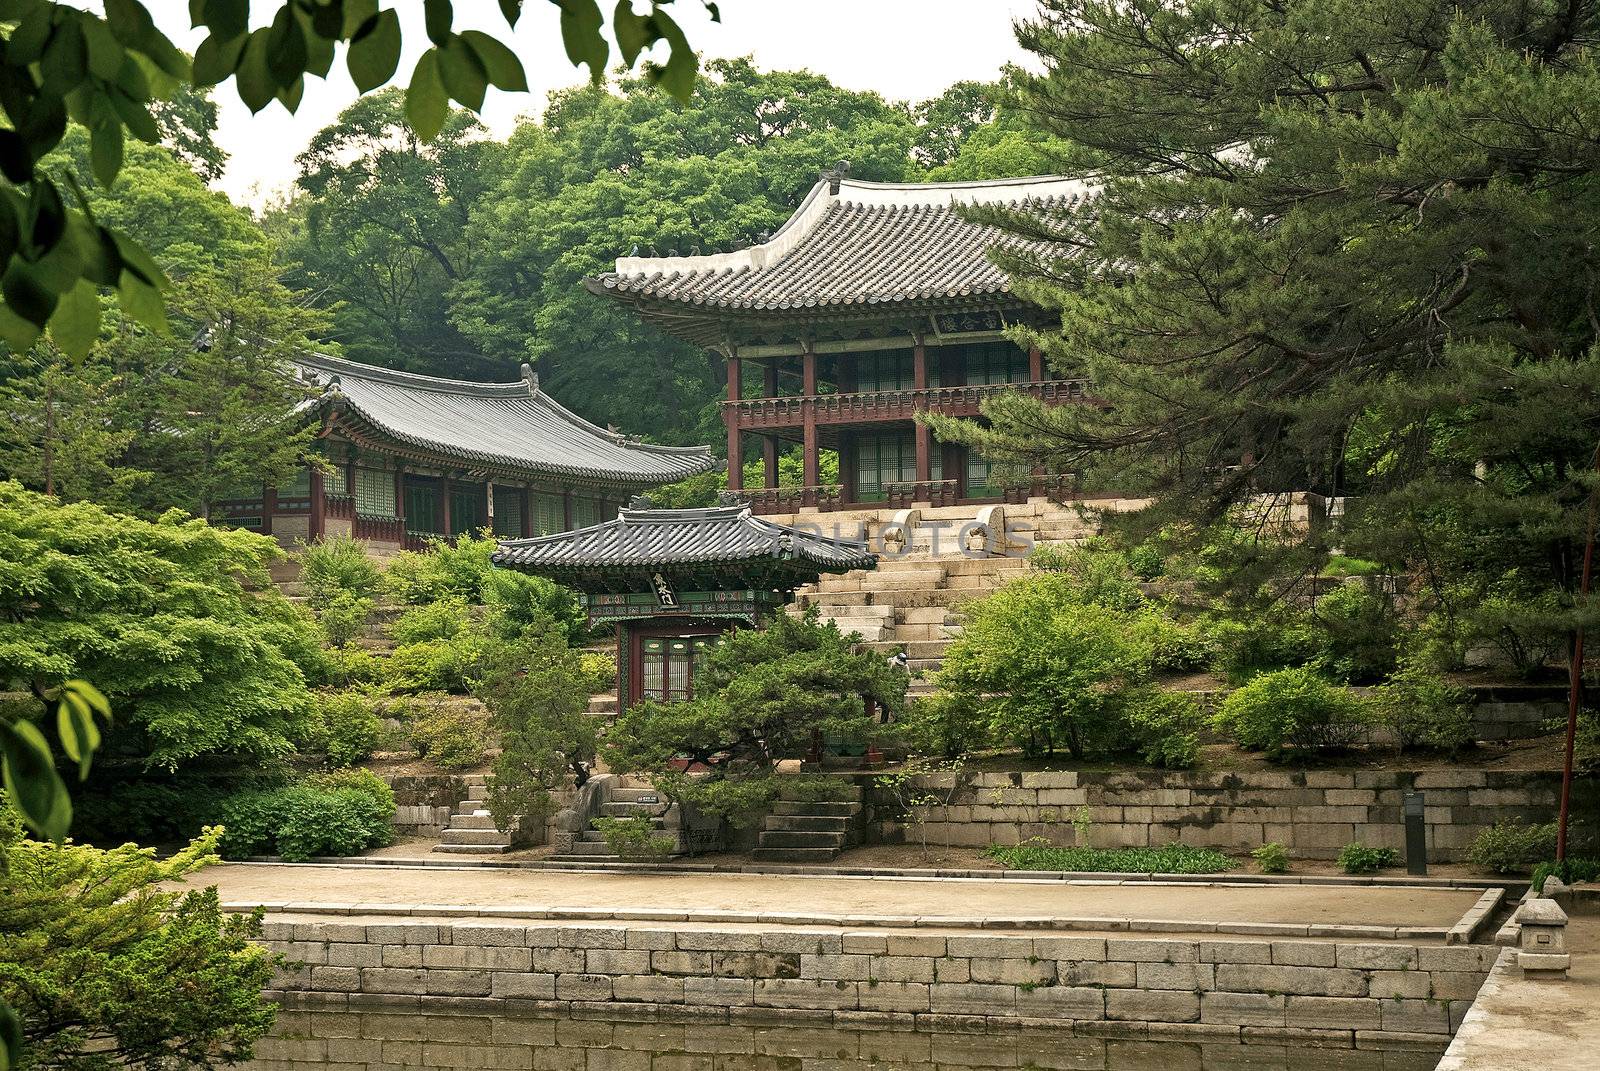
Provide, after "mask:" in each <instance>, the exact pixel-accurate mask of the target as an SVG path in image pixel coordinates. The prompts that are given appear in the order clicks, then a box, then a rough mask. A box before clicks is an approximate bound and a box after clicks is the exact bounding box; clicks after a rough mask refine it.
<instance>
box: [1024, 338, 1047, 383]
mask: <svg viewBox="0 0 1600 1071" xmlns="http://www.w3.org/2000/svg"><path fill="white" fill-rule="evenodd" d="M1028 382H1030V383H1043V382H1044V353H1043V352H1041V351H1040V349H1039V347H1038V346H1029V347H1028Z"/></svg>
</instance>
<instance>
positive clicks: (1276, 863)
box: [1250, 841, 1289, 874]
mask: <svg viewBox="0 0 1600 1071" xmlns="http://www.w3.org/2000/svg"><path fill="white" fill-rule="evenodd" d="M1250 855H1251V857H1252V858H1253V859H1255V861H1256V867H1257V868H1258V869H1259V870H1260V871H1261V873H1263V874H1285V873H1288V870H1289V849H1287V848H1285V847H1284V846H1283V845H1281V844H1279V843H1278V842H1277V841H1270V842H1269V843H1266V844H1263V845H1262V846H1261V847H1259V848H1257V849H1256V850H1255V851H1253V852H1251V853H1250Z"/></svg>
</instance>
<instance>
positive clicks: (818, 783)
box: [778, 774, 856, 803]
mask: <svg viewBox="0 0 1600 1071" xmlns="http://www.w3.org/2000/svg"><path fill="white" fill-rule="evenodd" d="M778 791H779V794H780V796H781V797H782V798H783V799H786V800H800V801H802V802H805V803H846V802H848V801H850V800H853V799H855V798H856V789H855V786H854V785H852V784H851V783H850V782H849V781H846V780H844V779H842V778H838V777H826V776H823V775H820V774H802V775H801V776H799V777H786V778H784V779H783V781H782V787H781V788H780V789H779V790H778Z"/></svg>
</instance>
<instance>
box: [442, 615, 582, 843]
mask: <svg viewBox="0 0 1600 1071" xmlns="http://www.w3.org/2000/svg"><path fill="white" fill-rule="evenodd" d="M472 692H473V694H474V695H476V696H477V697H478V698H479V699H481V700H482V701H483V703H484V705H485V706H487V707H488V708H489V714H490V716H491V718H492V724H493V726H494V729H495V733H496V735H497V736H498V737H499V739H500V749H501V750H500V754H499V756H498V757H496V759H495V761H494V776H493V777H492V778H491V779H490V781H489V811H490V813H491V814H493V815H494V819H495V824H496V825H498V826H499V827H500V828H501V829H502V830H509V829H510V828H511V826H512V824H513V823H514V822H515V821H516V820H517V819H518V818H519V817H520V818H522V819H524V820H533V821H541V820H543V819H544V818H546V817H547V816H549V815H550V814H551V813H553V812H554V810H555V807H556V801H555V795H554V794H555V793H556V792H559V791H561V790H563V789H567V788H572V787H578V788H581V787H583V784H584V782H586V781H587V780H588V779H589V772H590V769H591V767H592V766H593V765H594V759H595V749H596V744H597V740H598V736H599V730H600V726H601V718H600V717H597V716H596V715H594V714H591V713H589V679H588V675H587V674H586V673H585V672H584V668H583V654H582V652H581V651H575V650H573V649H572V648H570V647H568V646H567V637H566V633H565V632H563V631H562V629H561V628H560V627H559V626H558V625H557V624H556V623H555V622H554V621H549V620H544V621H537V622H535V623H534V624H532V625H531V626H529V627H528V628H526V629H524V630H523V631H522V633H521V634H520V635H519V636H517V637H516V638H515V639H512V640H501V641H499V642H498V643H496V644H494V645H493V646H492V647H491V648H490V649H489V651H488V652H487V653H486V654H485V656H484V669H483V672H482V674H481V676H480V677H479V678H478V679H477V680H476V681H474V682H473V685H472Z"/></svg>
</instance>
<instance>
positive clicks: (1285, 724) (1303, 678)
mask: <svg viewBox="0 0 1600 1071" xmlns="http://www.w3.org/2000/svg"><path fill="white" fill-rule="evenodd" d="M1212 726H1213V727H1214V728H1215V729H1216V730H1217V731H1218V732H1221V733H1223V734H1225V735H1227V736H1230V737H1232V738H1233V739H1234V740H1236V741H1238V742H1239V744H1240V745H1241V746H1243V747H1246V748H1251V749H1253V750H1258V751H1264V752H1266V753H1267V754H1268V755H1269V756H1271V757H1274V758H1278V757H1281V756H1282V755H1283V754H1284V752H1285V751H1287V750H1288V749H1289V748H1291V747H1292V748H1294V749H1296V750H1298V751H1302V752H1315V751H1321V750H1329V749H1335V748H1343V747H1348V746H1350V745H1351V744H1354V743H1356V742H1357V741H1359V740H1360V739H1361V738H1362V736H1363V735H1364V734H1365V733H1366V731H1367V714H1366V710H1365V708H1364V706H1363V704H1362V703H1361V701H1360V700H1359V699H1358V698H1357V697H1356V696H1355V695H1354V693H1352V692H1351V691H1350V690H1349V689H1348V688H1344V687H1341V686H1339V685H1336V684H1330V683H1329V682H1328V681H1327V680H1325V679H1324V678H1322V677H1321V676H1319V675H1317V674H1316V673H1314V672H1312V671H1311V670H1308V669H1280V670H1278V671H1276V672H1274V673H1266V674H1262V675H1261V676H1259V677H1256V678H1255V679H1254V680H1252V681H1250V683H1248V684H1246V685H1245V686H1244V687H1242V688H1240V689H1238V690H1237V691H1235V692H1233V693H1231V694H1230V695H1229V696H1228V697H1227V698H1226V699H1225V700H1223V702H1222V705H1221V706H1220V707H1219V708H1218V709H1217V712H1216V714H1214V715H1213V716H1212Z"/></svg>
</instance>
